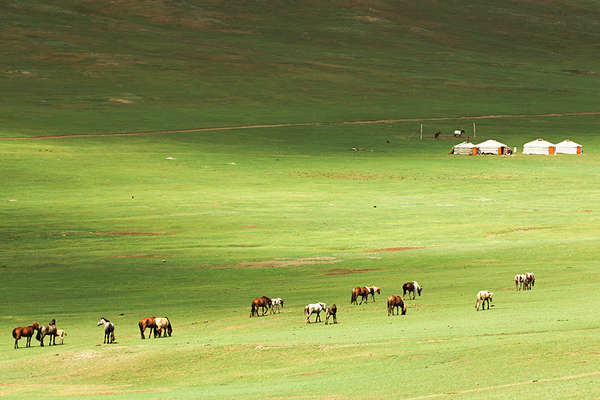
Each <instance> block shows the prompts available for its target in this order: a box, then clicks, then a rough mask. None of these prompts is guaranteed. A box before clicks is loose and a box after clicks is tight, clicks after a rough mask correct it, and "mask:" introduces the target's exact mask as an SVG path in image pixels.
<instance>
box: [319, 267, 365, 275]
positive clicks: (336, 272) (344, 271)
mask: <svg viewBox="0 0 600 400" xmlns="http://www.w3.org/2000/svg"><path fill="white" fill-rule="evenodd" d="M371 271H375V270H374V269H368V268H333V269H330V270H329V271H327V272H325V273H324V274H321V275H319V276H338V275H350V274H362V273H365V272H371Z"/></svg>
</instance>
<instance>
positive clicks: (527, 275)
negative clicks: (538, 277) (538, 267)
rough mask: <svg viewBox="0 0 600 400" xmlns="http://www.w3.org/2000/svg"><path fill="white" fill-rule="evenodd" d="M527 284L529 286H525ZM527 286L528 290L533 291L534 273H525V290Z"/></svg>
mask: <svg viewBox="0 0 600 400" xmlns="http://www.w3.org/2000/svg"><path fill="white" fill-rule="evenodd" d="M525 284H527V285H525ZM525 286H527V290H531V289H532V288H533V287H534V286H535V275H533V272H526V273H525V281H524V282H523V288H524V289H525Z"/></svg>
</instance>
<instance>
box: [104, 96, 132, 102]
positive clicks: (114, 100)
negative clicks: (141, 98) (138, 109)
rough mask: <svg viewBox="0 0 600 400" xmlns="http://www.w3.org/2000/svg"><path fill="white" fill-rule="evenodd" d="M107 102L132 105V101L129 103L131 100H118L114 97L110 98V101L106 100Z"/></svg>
mask: <svg viewBox="0 0 600 400" xmlns="http://www.w3.org/2000/svg"><path fill="white" fill-rule="evenodd" d="M108 101H110V102H111V103H121V104H132V103H133V101H131V100H127V99H119V98H116V97H111V98H110V99H108Z"/></svg>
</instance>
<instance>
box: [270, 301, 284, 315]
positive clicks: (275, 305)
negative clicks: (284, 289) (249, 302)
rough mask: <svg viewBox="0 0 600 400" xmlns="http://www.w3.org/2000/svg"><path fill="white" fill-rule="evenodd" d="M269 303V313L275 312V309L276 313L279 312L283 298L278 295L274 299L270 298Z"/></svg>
mask: <svg viewBox="0 0 600 400" xmlns="http://www.w3.org/2000/svg"><path fill="white" fill-rule="evenodd" d="M271 304H272V308H271V314H275V309H277V313H278V314H279V313H280V312H281V309H282V308H283V299H282V298H280V297H275V298H274V299H271Z"/></svg>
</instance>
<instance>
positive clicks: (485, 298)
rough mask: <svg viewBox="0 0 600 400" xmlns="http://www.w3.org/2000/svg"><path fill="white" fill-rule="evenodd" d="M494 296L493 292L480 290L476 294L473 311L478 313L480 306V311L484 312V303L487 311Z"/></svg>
mask: <svg viewBox="0 0 600 400" xmlns="http://www.w3.org/2000/svg"><path fill="white" fill-rule="evenodd" d="M493 296H494V293H493V292H490V291H489V290H480V291H479V293H477V302H476V303H475V309H476V310H477V311H479V306H481V308H482V310H485V303H486V302H487V305H488V310H489V309H490V302H491V301H492V297H493Z"/></svg>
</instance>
